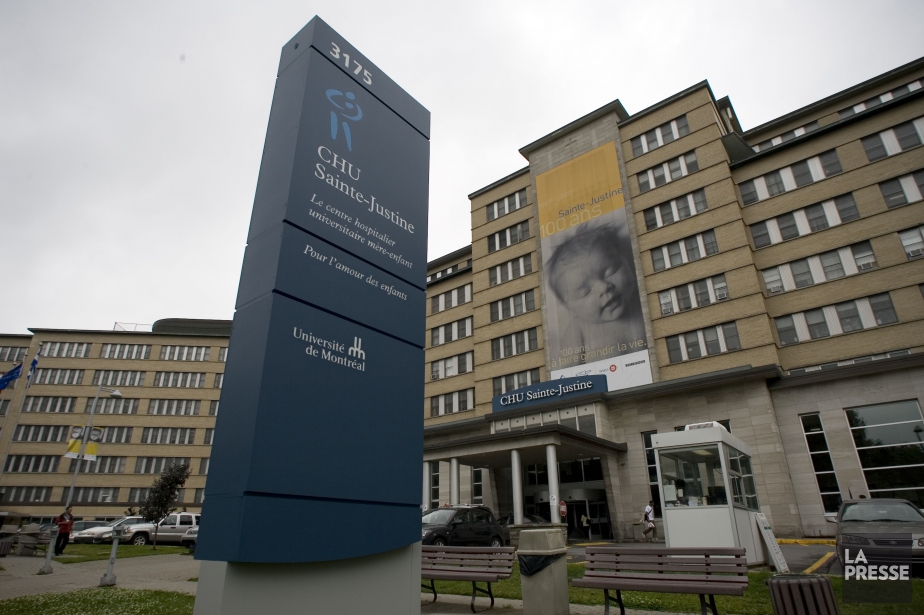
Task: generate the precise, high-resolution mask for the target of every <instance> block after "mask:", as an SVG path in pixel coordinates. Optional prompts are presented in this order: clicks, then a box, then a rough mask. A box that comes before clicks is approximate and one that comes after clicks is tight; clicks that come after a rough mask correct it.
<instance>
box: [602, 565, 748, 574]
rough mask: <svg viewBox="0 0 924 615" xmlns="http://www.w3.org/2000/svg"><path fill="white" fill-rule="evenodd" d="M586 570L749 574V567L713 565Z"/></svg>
mask: <svg viewBox="0 0 924 615" xmlns="http://www.w3.org/2000/svg"><path fill="white" fill-rule="evenodd" d="M585 569H586V570H599V571H602V572H607V571H615V572H625V571H629V570H639V571H648V572H694V573H699V574H703V575H705V574H710V573H711V574H714V573H718V572H723V573H745V572H747V567H744V566H712V565H700V566H676V565H673V564H664V565H661V566H651V565H649V564H625V565H623V564H613V563H607V564H604V565H602V566H601V565H596V566H591V565H586V564H585Z"/></svg>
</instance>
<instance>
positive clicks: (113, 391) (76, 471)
mask: <svg viewBox="0 0 924 615" xmlns="http://www.w3.org/2000/svg"><path fill="white" fill-rule="evenodd" d="M97 373H98V372H97ZM102 391H106V392H107V393H109V397H115V398H116V399H121V398H122V393H121V392H120V391H119V389H110V388H109V387H104V386H103V375H102V374H100V377H99V387H97V389H96V397H94V398H93V405H92V406H90V420H89V421H87V426H86V427H85V428H84V431H83V438H82V442H81V444H80V453H78V455H77V464H76V466H75V467H74V477H73V478H72V479H71V489H70V491H68V492H67V502H66V503H65V504H64V510H67V507H68V506H70V505H71V500H72V499H74V485H76V484H77V474H79V473H80V463H81V462H82V461H83V454H84V451H86V450H87V439H88V438H89V437H90V433H91V431H90V430H91V429H92V428H93V414H94V413H95V412H96V402H98V401H99V394H100V393H101V392H102Z"/></svg>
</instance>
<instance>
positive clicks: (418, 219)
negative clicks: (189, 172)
mask: <svg viewBox="0 0 924 615" xmlns="http://www.w3.org/2000/svg"><path fill="white" fill-rule="evenodd" d="M429 130H430V114H429V112H428V111H427V110H426V109H424V108H423V107H422V106H421V105H420V104H419V103H418V102H417V101H415V100H414V99H413V98H411V97H410V96H409V95H408V94H407V93H406V92H404V90H402V89H401V88H399V87H398V86H397V84H395V83H394V82H393V81H392V80H391V79H390V78H389V77H388V76H387V75H385V74H384V73H382V72H381V70H379V69H378V68H377V67H376V66H375V65H374V64H372V63H371V62H370V61H369V60H368V59H367V58H365V57H364V56H363V55H362V54H361V53H359V52H358V51H357V50H356V49H355V48H354V47H353V46H352V45H350V44H349V43H347V42H346V41H345V40H344V39H343V38H342V37H341V36H340V35H339V34H337V33H336V32H334V31H333V30H332V29H331V28H330V27H329V26H328V25H327V24H326V23H324V22H323V21H321V20H320V19H319V18H315V19H313V20H312V21H311V22H310V23H309V24H308V25H307V26H305V28H304V29H303V30H302V31H301V32H300V33H299V34H298V35H296V37H295V38H293V39H292V40H291V41H289V43H287V44H286V46H285V48H284V49H283V52H282V57H281V60H280V64H279V72H278V76H277V80H276V91H275V94H274V96H273V106H272V110H271V113H270V119H269V126H268V128H267V134H266V143H265V146H264V151H263V161H262V164H261V167H260V175H259V180H258V183H257V191H256V196H255V198H254V207H253V215H252V218H251V223H250V233H249V235H248V238H247V242H248V245H247V250H246V253H245V256H244V265H243V269H242V272H241V281H240V286H239V290H238V298H237V304H236V308H237V311H236V313H235V316H234V325H233V329H232V332H231V341H230V345H229V352H228V362H227V366H226V369H225V379H224V388H223V390H222V396H221V413H220V415H219V417H218V419H217V424H216V431H215V443H214V445H213V447H212V457H211V464H210V472H209V480H208V486H207V487H206V500H205V503H204V507H203V524H202V528H201V532H200V535H199V546H198V549H197V552H196V556H197V557H198V558H200V559H206V560H217V561H228V562H317V561H326V560H334V559H347V558H353V557H360V556H365V555H370V554H375V553H383V552H385V551H390V550H393V549H397V548H400V547H405V546H407V545H410V544H413V543H415V542H419V541H420V534H419V531H420V459H421V455H422V448H423V426H422V422H421V420H420V409H421V408H422V407H423V380H422V379H421V378H420V373H421V368H422V367H423V363H424V351H423V346H424V331H425V323H424V318H425V316H424V314H425V287H426V268H427V264H426V246H427V209H428V202H427V199H428V168H429V151H430V148H429ZM281 519H285V520H288V521H289V522H290V525H291V524H294V525H293V528H294V529H292V531H288V532H286V536H285V540H273V539H270V540H268V539H267V537H266V535H265V534H264V533H261V532H254V531H253V528H257V527H265V526H266V523H267V520H274V521H275V522H278V521H279V520H281ZM370 519H374V520H375V522H374V523H370V522H369V520H370ZM332 524H333V525H332ZM332 527H339V528H349V531H331V528H332Z"/></svg>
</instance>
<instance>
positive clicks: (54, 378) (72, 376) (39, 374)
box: [33, 367, 83, 384]
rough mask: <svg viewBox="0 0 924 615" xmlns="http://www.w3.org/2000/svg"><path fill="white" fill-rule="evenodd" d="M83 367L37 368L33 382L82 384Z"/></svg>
mask: <svg viewBox="0 0 924 615" xmlns="http://www.w3.org/2000/svg"><path fill="white" fill-rule="evenodd" d="M82 383H83V370H82V369H45V368H42V367H40V368H38V369H37V370H35V382H34V383H33V384H82Z"/></svg>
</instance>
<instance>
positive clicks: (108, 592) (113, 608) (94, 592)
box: [0, 549, 196, 615]
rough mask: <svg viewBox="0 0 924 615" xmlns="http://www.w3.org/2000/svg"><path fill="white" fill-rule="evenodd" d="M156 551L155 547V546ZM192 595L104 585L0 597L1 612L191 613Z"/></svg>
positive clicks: (30, 614)
mask: <svg viewBox="0 0 924 615" xmlns="http://www.w3.org/2000/svg"><path fill="white" fill-rule="evenodd" d="M158 550H159V549H158ZM195 602H196V597H195V596H190V595H188V594H180V593H177V592H160V591H153V590H149V589H120V588H118V587H105V588H96V589H80V590H77V591H72V592H67V593H64V594H39V595H38V596H23V597H21V598H11V599H9V600H0V613H3V615H36V614H37V613H41V615H86V614H87V613H93V614H94V615H192V612H193V605H194V604H195Z"/></svg>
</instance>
